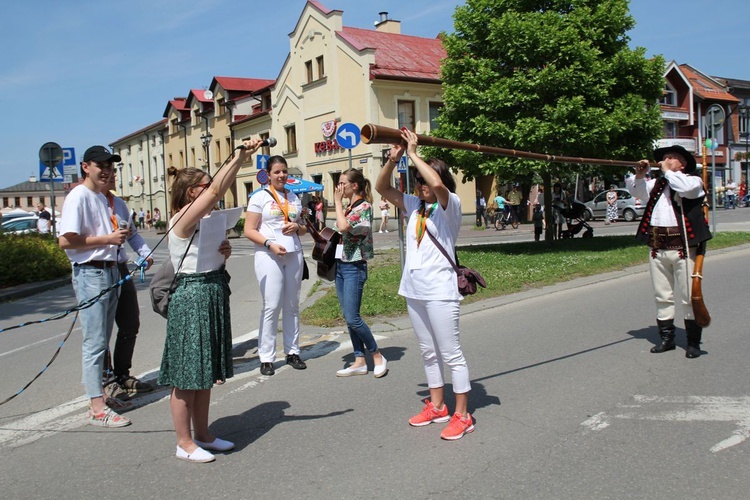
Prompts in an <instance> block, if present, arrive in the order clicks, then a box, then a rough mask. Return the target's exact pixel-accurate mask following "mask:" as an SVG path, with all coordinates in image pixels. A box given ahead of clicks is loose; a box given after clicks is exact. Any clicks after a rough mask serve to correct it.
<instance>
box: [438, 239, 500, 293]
mask: <svg viewBox="0 0 750 500" xmlns="http://www.w3.org/2000/svg"><path fill="white" fill-rule="evenodd" d="M425 230H426V232H427V236H429V237H430V239H431V240H432V242H433V243H434V244H435V246H436V247H437V249H438V250H440V252H441V253H442V254H443V255H444V256H445V258H446V259H448V262H450V263H451V266H453V270H454V271H456V277H457V281H458V293H460V294H461V295H463V296H466V295H473V294H475V293H477V285H479V286H481V287H482V288H487V283H486V282H485V281H484V278H483V277H482V275H481V274H479V273H478V272H477V271H475V270H474V269H470V268H468V267H465V266H462V265H459V264H458V254H456V253H455V252H454V255H455V258H456V262H453V259H451V258H450V256H449V255H448V252H446V251H445V248H443V245H441V244H440V242H439V241H438V240H437V238H435V237H434V236H433V235H432V233H431V232H430V231H429V230H428V229H426V228H425Z"/></svg>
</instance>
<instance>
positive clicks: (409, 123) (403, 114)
mask: <svg viewBox="0 0 750 500" xmlns="http://www.w3.org/2000/svg"><path fill="white" fill-rule="evenodd" d="M401 127H406V128H408V129H409V130H412V131H413V130H414V101H398V128H401Z"/></svg>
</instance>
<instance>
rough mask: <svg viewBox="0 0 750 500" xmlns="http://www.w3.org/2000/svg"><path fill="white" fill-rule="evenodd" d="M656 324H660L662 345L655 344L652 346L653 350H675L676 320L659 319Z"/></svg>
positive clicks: (657, 351)
mask: <svg viewBox="0 0 750 500" xmlns="http://www.w3.org/2000/svg"><path fill="white" fill-rule="evenodd" d="M656 324H657V325H659V335H660V336H661V345H655V346H654V347H652V348H651V352H653V353H660V352H664V351H674V349H675V345H674V320H673V319H657V320H656Z"/></svg>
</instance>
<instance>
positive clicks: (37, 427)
mask: <svg viewBox="0 0 750 500" xmlns="http://www.w3.org/2000/svg"><path fill="white" fill-rule="evenodd" d="M343 335H344V332H342V331H333V332H330V333H328V334H327V335H324V336H322V337H321V338H320V339H318V340H317V342H316V343H315V344H313V345H312V346H308V347H309V348H307V349H305V351H304V352H305V357H306V358H308V359H310V358H318V357H321V356H324V355H326V354H329V353H331V352H336V351H339V350H342V349H351V341H347V342H343V343H341V344H338V343H334V342H335V341H336V340H337V339H338V338H339V337H341V336H343ZM257 337H258V330H253V331H251V332H248V333H246V334H244V335H241V336H239V337H235V338H234V339H233V341H232V347H235V346H237V345H239V344H241V343H243V342H247V341H248V340H252V339H254V338H257ZM375 338H376V339H377V338H383V337H380V336H376V337H375ZM334 345H336V346H337V347H336V348H335V349H334V348H332V347H333V346H334ZM282 354H283V353H282ZM287 368H289V367H288V366H287V365H284V366H281V367H279V368H278V369H277V370H276V371H277V372H279V371H281V370H284V369H287ZM234 370H235V376H234V377H232V378H231V379H229V380H228V381H227V383H228V384H229V383H235V382H239V381H241V380H244V379H247V378H250V377H253V378H252V380H250V381H249V382H246V383H245V384H243V385H241V386H240V387H238V388H236V389H233V390H232V391H230V392H228V393H227V394H224V395H222V396H221V397H218V398H216V399H215V400H213V401H212V402H211V404H212V405H215V404H217V403H218V402H219V401H222V400H224V399H226V398H227V397H228V396H230V395H233V394H235V393H237V392H240V391H244V390H245V389H249V388H253V387H256V386H257V385H258V384H260V383H262V382H265V381H267V380H269V378H270V377H266V376H263V375H259V371H260V361H259V360H258V359H257V357H254V358H253V359H252V360H248V361H243V362H239V363H235V365H234ZM157 372H158V368H155V369H154V370H151V371H148V372H146V373H142V374H139V375H137V376H136V377H137V378H139V379H146V380H148V379H149V378H151V379H153V378H154V374H155V373H157ZM170 393H171V390H170V388H168V387H164V388H160V389H157V390H155V391H153V392H151V393H146V394H142V395H140V396H138V397H137V398H134V399H133V400H132V401H133V407H132V409H131V411H132V410H135V409H136V408H139V407H141V406H144V405H147V404H151V403H157V402H162V401H168V400H169V395H170ZM87 407H88V398H86V397H83V396H82V397H80V398H76V399H74V400H72V401H68V402H66V403H62V404H60V405H58V406H56V407H54V408H49V409H47V410H43V411H40V412H38V413H34V414H32V415H29V416H27V417H24V418H21V419H18V420H14V421H11V422H7V423H2V424H0V446H8V447H12V448H15V447H18V446H23V445H25V444H29V443H33V442H34V441H36V440H38V439H41V438H44V437H48V436H51V435H53V434H56V433H58V432H62V431H67V430H72V429H76V428H79V427H83V426H84V425H87V421H86V419H85V415H86V413H85V410H86V409H87ZM73 412H76V413H73Z"/></svg>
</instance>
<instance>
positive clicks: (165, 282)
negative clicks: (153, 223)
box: [148, 229, 198, 319]
mask: <svg viewBox="0 0 750 500" xmlns="http://www.w3.org/2000/svg"><path fill="white" fill-rule="evenodd" d="M197 232H198V230H197V229H196V230H195V232H193V236H192V237H191V238H190V243H188V246H187V248H186V249H185V253H184V254H182V258H181V259H180V264H179V266H178V269H179V268H181V267H182V263H183V262H184V261H185V257H187V253H188V250H190V245H192V244H193V238H195V233H197ZM176 289H177V273H176V272H175V270H174V266H173V265H172V259H171V258H170V259H168V260H167V261H166V262H165V263H164V264H162V265H161V267H160V268H159V270H158V271H156V272H155V273H154V277H153V278H151V283H150V284H149V285H148V293H149V295H150V296H151V308H152V309H153V310H154V312H155V313H157V314H158V315H160V316H161V317H163V318H165V319H166V318H167V316H168V311H169V299H170V298H171V297H172V294H173V293H174V291H175V290H176Z"/></svg>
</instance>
